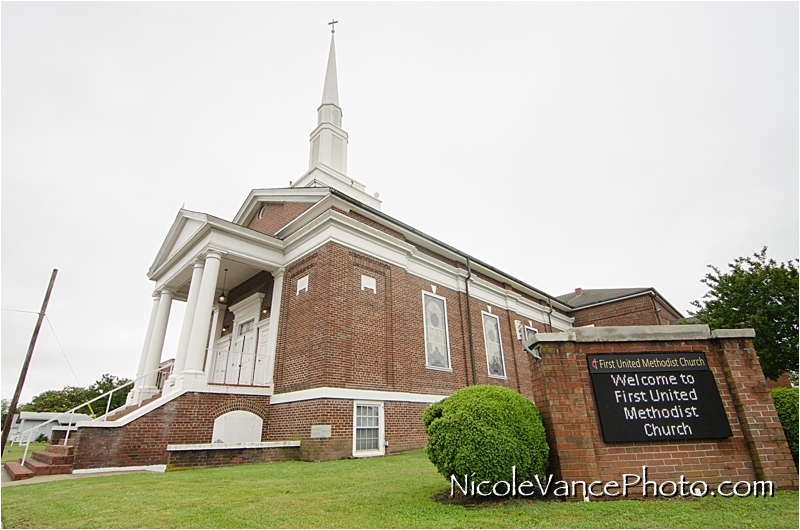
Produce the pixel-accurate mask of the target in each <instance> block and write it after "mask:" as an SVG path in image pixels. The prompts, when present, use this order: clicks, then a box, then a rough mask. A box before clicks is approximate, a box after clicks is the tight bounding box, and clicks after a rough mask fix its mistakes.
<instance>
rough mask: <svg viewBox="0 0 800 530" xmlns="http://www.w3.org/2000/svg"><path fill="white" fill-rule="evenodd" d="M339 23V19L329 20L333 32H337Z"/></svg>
mask: <svg viewBox="0 0 800 530" xmlns="http://www.w3.org/2000/svg"><path fill="white" fill-rule="evenodd" d="M338 23H339V21H338V20H334V19H331V21H330V22H328V25H329V26H330V27H331V33H336V24H338Z"/></svg>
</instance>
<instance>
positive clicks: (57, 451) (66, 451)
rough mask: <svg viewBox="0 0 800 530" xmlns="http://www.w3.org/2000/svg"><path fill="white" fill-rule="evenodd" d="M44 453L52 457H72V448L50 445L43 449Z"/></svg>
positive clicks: (69, 446)
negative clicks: (52, 455) (50, 454)
mask: <svg viewBox="0 0 800 530" xmlns="http://www.w3.org/2000/svg"><path fill="white" fill-rule="evenodd" d="M44 451H45V452H46V453H52V454H54V455H64V456H72V446H71V445H54V444H50V445H48V446H47V447H45V448H44Z"/></svg>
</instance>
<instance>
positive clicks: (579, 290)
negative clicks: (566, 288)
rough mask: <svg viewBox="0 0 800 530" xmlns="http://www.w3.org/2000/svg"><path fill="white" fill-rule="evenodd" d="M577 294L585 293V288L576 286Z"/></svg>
mask: <svg viewBox="0 0 800 530" xmlns="http://www.w3.org/2000/svg"><path fill="white" fill-rule="evenodd" d="M575 294H583V289H581V288H580V287H576V288H575Z"/></svg>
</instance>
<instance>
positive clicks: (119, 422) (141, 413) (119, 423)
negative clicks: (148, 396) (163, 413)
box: [75, 390, 196, 428]
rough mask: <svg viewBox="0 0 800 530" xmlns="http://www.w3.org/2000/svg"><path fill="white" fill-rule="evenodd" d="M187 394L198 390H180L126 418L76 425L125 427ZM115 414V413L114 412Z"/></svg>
mask: <svg viewBox="0 0 800 530" xmlns="http://www.w3.org/2000/svg"><path fill="white" fill-rule="evenodd" d="M187 392H196V390H179V391H177V392H175V393H173V394H167V395H166V396H165V395H163V394H162V395H161V397H160V398H158V399H156V400H155V401H151V402H150V403H148V404H147V405H144V406H142V407H139V408H138V409H136V410H134V411H133V412H130V413H128V414H126V415H125V416H123V417H121V418H120V419H118V420H114V421H102V420H93V421H79V422H77V423H76V424H75V425H76V426H77V427H102V428H113V427H123V426H125V425H127V424H129V423H130V422H132V421H133V420H137V419H139V418H141V417H142V416H144V415H145V414H147V413H148V412H150V411H152V410H155V409H157V408H158V407H160V406H162V405H166V404H167V403H169V402H170V401H172V400H173V399H176V398H178V397H179V396H182V395H184V394H185V393H187ZM112 412H113V411H112Z"/></svg>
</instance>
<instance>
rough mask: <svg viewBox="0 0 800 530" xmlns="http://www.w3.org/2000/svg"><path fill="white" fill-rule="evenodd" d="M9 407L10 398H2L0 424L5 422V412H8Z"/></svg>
mask: <svg viewBox="0 0 800 530" xmlns="http://www.w3.org/2000/svg"><path fill="white" fill-rule="evenodd" d="M10 407H11V400H10V399H4V400H2V412H3V414H2V419H0V425H5V424H6V414H8V409H9V408H10Z"/></svg>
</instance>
